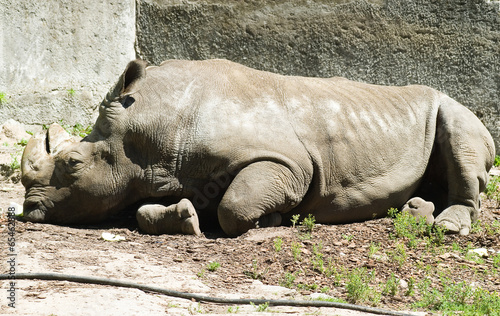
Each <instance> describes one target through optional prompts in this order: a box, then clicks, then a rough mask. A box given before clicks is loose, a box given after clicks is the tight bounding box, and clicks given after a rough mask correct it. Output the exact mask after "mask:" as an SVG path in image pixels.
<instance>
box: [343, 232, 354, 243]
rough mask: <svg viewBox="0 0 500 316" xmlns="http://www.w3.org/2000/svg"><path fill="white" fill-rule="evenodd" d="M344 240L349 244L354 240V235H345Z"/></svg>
mask: <svg viewBox="0 0 500 316" xmlns="http://www.w3.org/2000/svg"><path fill="white" fill-rule="evenodd" d="M342 238H343V239H345V240H347V241H348V242H351V241H352V239H353V238H354V236H353V235H345V234H342Z"/></svg>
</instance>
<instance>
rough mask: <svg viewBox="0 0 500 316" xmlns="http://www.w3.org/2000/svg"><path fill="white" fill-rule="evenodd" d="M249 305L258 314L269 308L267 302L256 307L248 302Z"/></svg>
mask: <svg viewBox="0 0 500 316" xmlns="http://www.w3.org/2000/svg"><path fill="white" fill-rule="evenodd" d="M250 305H252V306H253V307H254V308H255V311H256V312H259V313H262V312H265V311H266V310H267V309H268V308H269V302H265V303H264V304H259V305H257V306H256V305H255V304H254V303H252V302H250Z"/></svg>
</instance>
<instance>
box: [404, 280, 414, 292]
mask: <svg viewBox="0 0 500 316" xmlns="http://www.w3.org/2000/svg"><path fill="white" fill-rule="evenodd" d="M413 295H415V279H414V278H413V277H410V279H409V280H408V288H407V289H406V292H405V296H413Z"/></svg>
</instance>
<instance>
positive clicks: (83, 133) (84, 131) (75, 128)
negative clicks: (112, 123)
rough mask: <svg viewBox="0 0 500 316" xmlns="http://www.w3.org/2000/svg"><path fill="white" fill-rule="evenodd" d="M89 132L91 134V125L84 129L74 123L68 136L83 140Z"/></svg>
mask: <svg viewBox="0 0 500 316" xmlns="http://www.w3.org/2000/svg"><path fill="white" fill-rule="evenodd" d="M91 132H92V125H89V126H87V127H84V126H83V125H82V124H79V123H76V124H75V125H74V126H73V128H72V129H71V132H70V134H71V135H75V136H80V137H82V138H84V137H86V136H87V135H89V134H90V133H91Z"/></svg>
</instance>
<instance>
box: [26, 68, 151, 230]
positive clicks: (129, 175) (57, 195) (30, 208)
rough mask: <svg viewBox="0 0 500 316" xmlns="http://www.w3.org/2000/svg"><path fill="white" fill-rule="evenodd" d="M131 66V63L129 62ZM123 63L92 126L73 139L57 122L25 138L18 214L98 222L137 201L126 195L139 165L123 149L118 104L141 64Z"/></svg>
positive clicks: (36, 218)
mask: <svg viewBox="0 0 500 316" xmlns="http://www.w3.org/2000/svg"><path fill="white" fill-rule="evenodd" d="M135 66H137V64H135ZM140 66H141V67H135V68H134V64H132V63H131V64H129V66H128V67H127V69H126V71H125V73H124V74H123V75H122V76H121V77H120V79H119V81H118V84H117V85H116V87H115V88H114V89H112V90H111V91H110V93H108V95H107V96H106V99H105V100H104V101H103V103H102V104H101V106H100V109H99V117H98V119H97V121H96V124H95V125H94V129H93V131H92V133H91V134H90V135H88V136H87V137H86V138H84V139H82V140H79V139H76V138H72V137H70V135H69V134H68V133H67V132H66V131H65V130H64V129H63V128H62V127H61V126H60V125H58V124H52V125H51V126H50V128H49V129H48V130H47V132H46V133H45V134H44V135H37V136H35V137H33V138H31V139H30V141H29V142H28V144H27V146H26V148H25V150H24V153H23V157H22V162H21V168H22V178H21V181H22V184H23V185H24V187H25V188H26V195H25V201H24V218H25V219H26V220H28V221H32V222H49V223H55V224H76V223H78V224H81V223H92V222H98V221H102V220H103V219H105V218H106V217H109V216H110V215H112V214H113V213H116V212H117V211H119V210H120V209H122V208H124V207H126V206H127V205H130V204H131V203H133V202H135V201H137V200H139V199H140V194H136V195H134V194H130V193H131V192H132V190H133V186H134V184H135V182H134V179H136V178H137V177H136V175H137V174H139V173H140V168H139V170H138V166H137V165H136V164H134V163H132V162H131V161H130V159H129V158H128V157H127V155H126V154H125V151H124V149H123V142H120V141H116V140H117V139H121V140H123V137H124V136H123V129H124V126H125V125H126V122H123V119H122V117H123V115H121V114H122V111H124V110H125V108H124V105H123V103H124V102H129V101H125V100H126V96H127V91H130V88H131V86H133V84H134V82H135V79H138V78H139V77H140V76H141V75H143V73H141V72H140V71H139V72H138V71H137V70H138V69H144V67H143V66H144V65H140Z"/></svg>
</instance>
